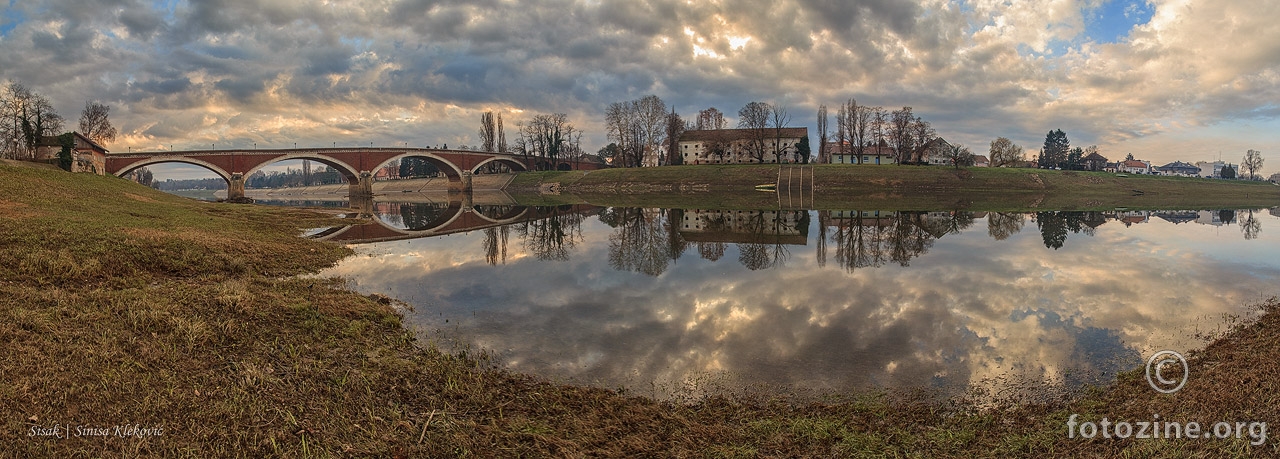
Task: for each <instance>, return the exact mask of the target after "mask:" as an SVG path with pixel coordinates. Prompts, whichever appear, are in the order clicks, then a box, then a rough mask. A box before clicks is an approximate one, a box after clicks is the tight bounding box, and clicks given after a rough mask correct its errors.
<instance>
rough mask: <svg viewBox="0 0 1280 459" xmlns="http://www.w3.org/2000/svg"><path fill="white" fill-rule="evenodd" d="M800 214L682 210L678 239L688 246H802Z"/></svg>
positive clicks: (803, 234) (804, 234)
mask: <svg viewBox="0 0 1280 459" xmlns="http://www.w3.org/2000/svg"><path fill="white" fill-rule="evenodd" d="M808 215H809V213H808V211H803V210H700V209H691V210H685V211H684V214H683V215H682V216H681V218H680V237H682V238H684V240H686V241H689V242H742V243H769V244H792V245H805V244H807V243H808V237H809V228H808V225H807V222H806V221H802V220H807V218H808Z"/></svg>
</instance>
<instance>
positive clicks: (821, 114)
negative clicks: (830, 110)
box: [818, 104, 831, 164]
mask: <svg viewBox="0 0 1280 459" xmlns="http://www.w3.org/2000/svg"><path fill="white" fill-rule="evenodd" d="M827 121H828V120H827V106H826V105H825V104H824V105H819V106H818V163H820V164H828V163H830V162H831V157H830V156H828V155H829V154H830V152H829V151H827V135H828V133H827Z"/></svg>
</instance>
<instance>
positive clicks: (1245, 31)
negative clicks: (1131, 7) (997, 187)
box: [0, 0, 1280, 162]
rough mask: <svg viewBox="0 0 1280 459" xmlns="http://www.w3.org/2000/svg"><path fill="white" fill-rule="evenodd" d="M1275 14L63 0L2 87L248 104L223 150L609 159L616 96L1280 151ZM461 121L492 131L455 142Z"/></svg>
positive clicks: (63, 96) (767, 4) (142, 103)
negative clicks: (1096, 34)
mask: <svg viewBox="0 0 1280 459" xmlns="http://www.w3.org/2000/svg"><path fill="white" fill-rule="evenodd" d="M1273 3H1274V2H1259V1H1256V0H1233V1H1227V2H1213V3H1212V4H1209V3H1208V2H1206V1H1205V0H1157V1H1153V2H1151V3H1150V8H1151V11H1152V14H1151V16H1150V20H1149V21H1147V22H1146V23H1142V24H1137V25H1135V26H1134V27H1133V28H1132V29H1131V30H1130V31H1129V32H1128V33H1127V34H1124V35H1123V36H1121V37H1120V38H1118V39H1116V40H1115V41H1114V42H1112V41H1110V40H1108V41H1107V42H1097V41H1096V40H1094V39H1093V38H1091V37H1090V36H1089V34H1088V30H1087V27H1086V26H1087V24H1088V23H1089V21H1091V20H1093V18H1095V17H1096V16H1097V15H1098V14H1100V13H1099V12H1100V11H1102V8H1103V6H1104V2H1102V1H1101V0H1091V1H1089V2H1083V3H1081V2H1075V1H1067V0H1029V1H1020V2H998V1H992V0H971V1H965V2H946V1H941V0H919V1H914V2H898V1H882V0H865V1H857V2H842V1H830V0H779V1H765V0H720V1H708V2H680V1H674V0H649V1H612V0H605V1H597V0H590V1H588V0H580V1H575V0H540V1H532V2H512V1H505V0H488V1H482V2H458V1H425V0H423V1H418V0H406V1H383V0H364V1H350V2H320V1H309V2H286V1H271V0H245V1H232V0H219V1H209V2H193V3H178V4H174V5H168V4H161V5H155V4H152V3H149V2H139V1H133V0H93V1H89V2H81V1H71V0H54V1H51V2H43V3H42V4H41V6H36V5H34V4H31V3H22V4H18V3H15V4H14V6H13V7H12V8H13V10H14V11H13V12H11V13H7V14H6V15H5V18H6V19H5V21H13V23H12V24H7V23H6V25H5V26H4V27H6V28H8V27H12V29H11V30H8V32H7V33H5V34H4V35H3V36H0V43H3V46H2V47H0V68H3V69H4V70H2V71H0V78H4V79H12V80H17V81H21V82H24V83H26V84H27V85H28V86H32V87H33V88H34V89H36V90H37V91H40V92H42V93H44V94H47V95H49V96H50V97H51V98H52V99H53V100H54V102H55V104H56V105H57V107H58V108H59V109H60V110H61V111H63V112H64V114H66V113H69V112H73V111H74V110H77V109H78V108H79V107H81V106H83V102H84V100H86V99H99V100H103V101H104V102H106V103H108V104H111V105H114V106H116V107H117V110H116V111H113V115H114V117H115V121H116V124H117V126H118V127H120V128H121V130H122V132H126V133H128V132H133V131H139V132H141V131H140V130H141V129H144V127H147V126H152V127H154V126H156V125H157V124H167V125H169V127H170V129H166V130H165V132H171V133H180V132H182V131H183V130H184V129H189V130H191V132H193V133H196V135H193V136H189V137H199V138H201V139H200V141H199V143H203V142H204V140H206V139H207V138H208V135H207V134H201V133H203V132H207V130H205V128H204V127H203V126H200V125H198V124H189V123H190V122H191V120H196V119H200V117H199V116H195V112H196V111H210V110H213V111H218V112H221V111H225V112H227V113H237V114H241V115H242V116H240V117H239V118H232V117H220V119H222V120H223V122H227V123H231V124H226V125H224V126H222V127H221V128H220V129H219V130H218V131H217V133H216V137H217V139H216V140H217V141H218V142H219V143H222V144H226V145H239V144H246V145H247V143H248V142H249V141H250V138H253V139H256V140H258V141H260V142H259V143H268V144H275V145H291V144H292V143H293V142H295V141H296V142H299V143H307V142H314V141H320V140H322V139H323V140H326V141H328V140H327V139H329V138H332V137H333V136H335V135H353V134H354V135H355V136H357V137H362V138H371V137H372V140H373V141H375V142H383V143H391V142H398V141H409V142H411V143H415V144H439V143H443V142H444V141H450V142H453V143H459V140H461V139H466V142H465V143H474V142H475V139H474V131H475V126H473V124H474V120H477V119H478V118H479V114H480V112H482V111H484V110H490V109H501V110H506V111H507V114H508V116H507V117H505V119H506V120H507V121H508V122H514V121H517V120H518V119H519V118H520V117H522V116H527V114H529V113H548V112H563V113H567V114H569V115H570V116H571V118H572V119H573V120H574V121H575V124H577V125H578V127H580V128H584V129H585V130H586V132H587V138H586V141H587V142H588V147H589V148H590V149H594V147H595V146H599V145H602V144H603V143H605V139H604V131H603V126H602V124H603V122H602V118H603V116H602V112H603V108H604V107H605V106H606V105H607V104H608V103H610V102H614V101H619V100H629V99H633V98H636V97H639V96H642V95H645V94H650V93H655V94H658V95H659V96H661V97H663V98H664V99H665V100H666V101H667V102H668V103H669V104H670V105H675V106H676V107H678V108H679V110H680V111H681V112H682V113H684V114H686V115H691V114H693V113H694V112H695V110H698V109H701V108H705V107H708V106H716V107H718V108H720V109H721V110H722V111H724V112H726V113H730V114H732V113H735V112H736V110H737V108H738V107H741V106H742V105H744V104H745V103H747V102H749V101H752V100H765V101H771V102H776V103H781V104H785V105H787V106H788V107H789V108H791V112H792V113H793V114H795V116H796V119H798V120H802V121H801V123H803V124H805V125H808V126H809V127H810V128H812V127H813V126H814V124H815V123H814V122H813V121H812V120H811V118H813V117H812V116H811V115H803V116H801V114H806V113H807V114H812V113H814V111H815V110H816V108H817V106H818V105H819V104H824V103H825V104H828V105H834V104H836V103H838V102H839V101H842V100H844V99H847V98H849V97H856V98H858V100H859V102H862V103H864V104H868V105H882V106H885V107H901V106H912V107H913V108H914V109H915V112H916V113H917V114H919V115H921V116H923V117H924V118H925V119H928V120H931V121H933V123H934V126H935V128H937V129H938V131H939V133H940V134H941V135H943V136H944V137H947V138H948V139H952V140H956V141H958V142H960V143H965V144H968V145H982V144H985V143H987V142H989V141H990V140H991V139H992V138H994V137H996V136H1005V137H1010V138H1013V139H1014V140H1016V141H1018V142H1019V143H1021V144H1023V145H1024V146H1028V147H1030V148H1031V149H1032V150H1034V149H1035V147H1036V146H1037V145H1039V143H1040V142H1041V141H1042V140H1043V133H1044V132H1047V131H1048V130H1050V129H1056V128H1062V129H1064V130H1066V131H1067V132H1068V134H1069V135H1070V137H1071V138H1072V139H1073V142H1074V143H1076V144H1083V145H1089V144H1099V145H1101V146H1102V147H1103V151H1104V153H1111V156H1122V155H1123V153H1124V152H1129V151H1132V152H1134V153H1136V154H1137V155H1138V156H1140V157H1142V156H1148V157H1150V159H1153V160H1155V161H1156V162H1167V161H1172V160H1174V159H1183V160H1199V159H1208V158H1205V157H1204V156H1205V155H1206V151H1208V150H1210V149H1217V148H1220V146H1222V145H1231V146H1232V147H1233V148H1234V146H1235V145H1236V144H1240V145H1244V144H1249V145H1252V146H1251V147H1249V148H1256V149H1261V150H1263V151H1264V152H1266V151H1269V150H1280V144H1277V143H1275V141H1274V140H1272V139H1270V138H1268V137H1265V136H1264V133H1263V132H1261V131H1264V130H1265V129H1267V128H1270V127H1272V126H1273V125H1274V124H1277V120H1276V113H1277V112H1278V111H1280V108H1277V107H1280V89H1277V88H1280V84H1277V83H1280V69H1278V68H1277V66H1278V65H1280V64H1278V63H1280V36H1277V34H1280V32H1278V31H1277V30H1276V29H1275V28H1274V27H1270V24H1269V22H1268V18H1270V17H1274V16H1276V15H1277V14H1280V11H1277V9H1278V8H1280V6H1277V5H1276V4H1273ZM1206 11H1212V12H1213V14H1206V13H1205V12H1206ZM183 79H185V80H186V81H187V82H189V83H188V84H187V85H186V86H185V87H182V88H180V89H181V90H182V92H180V93H174V92H170V91H171V90H173V89H175V87H174V86H165V87H156V89H157V92H155V93H147V90H148V88H150V87H151V86H149V85H148V82H159V81H169V82H174V81H181V80H183ZM200 100H204V101H205V102H203V103H200V102H198V101H200ZM449 106H452V107H456V110H455V109H449V110H436V111H421V110H422V109H423V108H434V107H449ZM374 112H379V113H388V112H397V113H399V112H413V113H414V114H415V121H413V122H412V123H404V124H403V125H402V126H399V127H397V128H394V129H382V128H379V129H373V128H372V127H370V128H368V129H369V130H362V131H357V132H353V133H348V132H346V130H344V129H324V128H322V127H319V126H317V127H316V128H315V129H312V130H303V131H300V130H297V129H285V130H280V131H277V132H266V131H264V130H263V129H262V125H261V124H255V123H261V122H262V121H263V120H264V119H275V118H283V119H285V120H286V122H284V123H281V124H282V125H283V126H294V125H298V124H305V125H310V124H311V123H312V122H314V120H325V119H331V118H339V117H343V116H348V115H349V114H351V113H364V114H369V113H374ZM446 113H449V114H450V116H451V115H452V114H454V113H461V115H462V117H464V118H465V119H467V120H471V121H470V122H469V123H465V128H463V129H458V126H459V125H461V124H462V123H459V122H458V121H457V120H455V119H452V118H445V116H446ZM161 114H163V115H161ZM180 123H183V124H180ZM1241 126H1252V127H1253V129H1252V130H1242V129H1239V127H1241ZM347 127H348V128H350V127H352V126H350V125H348V126H347ZM1241 132H1244V135H1243V136H1242V135H1241V134H1240V133H1241ZM250 133H253V134H250ZM299 136H304V137H301V138H300V137H299ZM305 136H312V137H310V138H308V137H305ZM184 137H188V136H183V135H175V136H173V137H167V138H159V137H155V138H149V137H146V136H130V135H126V136H124V137H123V139H124V140H123V142H147V143H130V144H129V145H119V146H112V147H115V148H116V149H119V147H123V146H132V147H135V148H148V147H154V146H156V145H161V144H166V145H167V144H170V143H174V144H183V143H184V142H186V141H187V140H186V139H185V138H184ZM1242 151H1243V150H1242Z"/></svg>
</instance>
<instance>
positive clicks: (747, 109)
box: [738, 102, 773, 163]
mask: <svg viewBox="0 0 1280 459" xmlns="http://www.w3.org/2000/svg"><path fill="white" fill-rule="evenodd" d="M772 112H773V110H772V108H771V107H770V106H769V104H767V103H764V102H750V103H748V104H747V105H745V106H743V107H742V109H741V110H738V127H739V128H741V129H747V130H750V131H751V132H750V134H749V135H748V139H747V149H748V153H749V154H750V155H751V157H752V158H753V159H755V160H756V162H759V163H763V162H764V139H765V138H767V137H768V128H769V114H770V113H772Z"/></svg>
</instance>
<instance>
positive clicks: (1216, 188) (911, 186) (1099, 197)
mask: <svg viewBox="0 0 1280 459" xmlns="http://www.w3.org/2000/svg"><path fill="white" fill-rule="evenodd" d="M802 169H803V171H802ZM779 181H780V182H779ZM802 181H803V182H802ZM788 182H789V183H791V187H790V189H788V187H787V186H786V185H787V183H788ZM774 183H781V184H782V186H780V187H779V188H778V189H779V190H780V191H779V192H778V193H777V194H774V193H762V192H756V191H754V190H755V186H756V185H760V184H774ZM507 189H508V190H509V191H511V192H513V193H524V194H525V195H526V197H523V198H519V197H518V198H519V199H523V200H530V198H528V197H527V195H528V194H531V193H535V192H542V193H546V192H547V191H549V190H553V191H558V192H559V193H560V194H561V195H562V196H564V197H562V198H545V199H552V200H555V199H559V200H562V201H565V202H575V201H577V202H590V203H592V204H597V205H624V206H647V207H680V208H691V207H722V208H723V207H728V208H739V209H762V208H775V207H778V206H782V207H807V208H814V209H846V208H848V207H849V205H850V203H856V204H857V205H859V206H862V207H859V208H862V209H886V210H887V209H892V210H955V209H979V210H998V211H1026V210H1035V209H1055V210H1110V209H1114V208H1116V207H1137V208H1147V209H1157V208H1215V207H1233V206H1235V207H1272V206H1276V205H1280V186H1275V185H1272V184H1270V183H1266V182H1245V181H1234V180H1205V179H1196V178H1184V177H1157V176H1144V175H1130V176H1128V177H1120V176H1118V175H1116V174H1111V173H1105V172H1076V171H1049V170H1038V169H1008V168H986V167H972V168H967V169H964V170H959V171H957V170H955V169H953V168H948V167H936V166H853V165H840V164H824V165H816V166H806V167H804V168H801V167H799V166H795V167H790V166H784V167H782V168H779V167H778V166H776V165H724V166H714V165H706V166H675V167H654V168H640V169H605V170H600V171H570V172H530V173H522V174H518V175H517V177H516V179H515V180H514V181H512V183H511V184H510V185H509V186H508V188H507ZM534 200H536V199H534Z"/></svg>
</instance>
